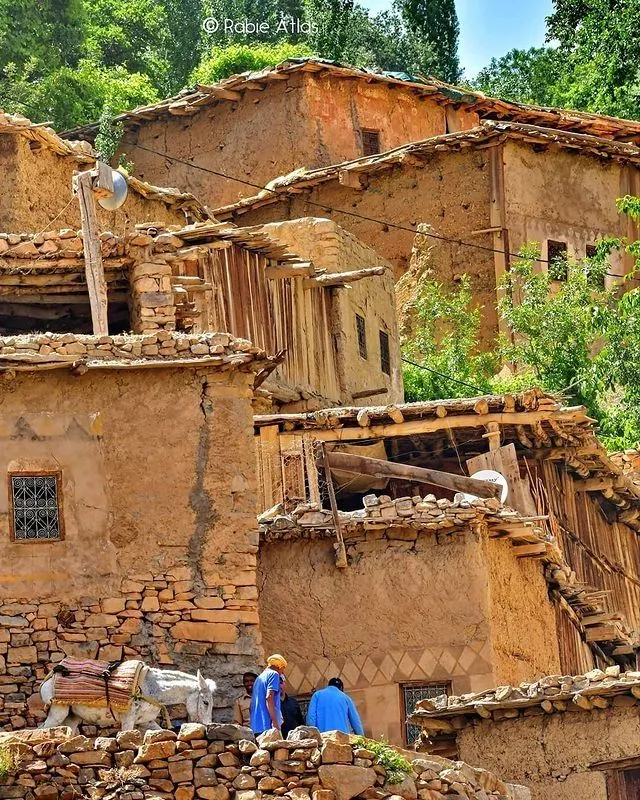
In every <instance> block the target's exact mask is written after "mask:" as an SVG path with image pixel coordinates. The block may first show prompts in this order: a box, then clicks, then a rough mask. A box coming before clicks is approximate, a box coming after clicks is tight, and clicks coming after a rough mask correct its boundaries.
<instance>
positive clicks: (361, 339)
mask: <svg viewBox="0 0 640 800" xmlns="http://www.w3.org/2000/svg"><path fill="white" fill-rule="evenodd" d="M356 331H357V332H358V351H359V353H360V357H361V358H366V357H367V331H366V329H365V326H364V317H361V316H360V314H356Z"/></svg>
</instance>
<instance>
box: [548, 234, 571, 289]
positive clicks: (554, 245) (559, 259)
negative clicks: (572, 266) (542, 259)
mask: <svg viewBox="0 0 640 800" xmlns="http://www.w3.org/2000/svg"><path fill="white" fill-rule="evenodd" d="M547 261H548V262H549V263H548V264H547V267H548V269H549V275H550V277H551V278H552V280H554V281H566V280H567V277H568V275H569V265H568V263H567V243H566V242H554V241H552V240H551V239H549V240H548V242H547Z"/></svg>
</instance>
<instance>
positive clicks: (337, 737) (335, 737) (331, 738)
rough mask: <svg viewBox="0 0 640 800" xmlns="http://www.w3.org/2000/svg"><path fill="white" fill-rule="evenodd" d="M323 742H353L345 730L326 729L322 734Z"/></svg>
mask: <svg viewBox="0 0 640 800" xmlns="http://www.w3.org/2000/svg"><path fill="white" fill-rule="evenodd" d="M320 738H321V739H322V741H323V742H334V743H335V744H351V737H350V736H349V734H348V733H344V732H343V731H324V732H323V733H321V734H320Z"/></svg>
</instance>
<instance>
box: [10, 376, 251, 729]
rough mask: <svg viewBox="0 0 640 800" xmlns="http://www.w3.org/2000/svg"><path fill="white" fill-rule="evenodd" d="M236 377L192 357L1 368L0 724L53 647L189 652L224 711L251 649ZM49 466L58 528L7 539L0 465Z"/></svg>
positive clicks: (244, 446)
mask: <svg viewBox="0 0 640 800" xmlns="http://www.w3.org/2000/svg"><path fill="white" fill-rule="evenodd" d="M250 383H251V375H249V374H247V373H241V372H237V371H229V372H225V373H223V372H220V373H217V372H215V371H214V370H211V369H209V370H207V369H206V368H204V369H200V370H194V369H171V368H165V369H153V370H150V369H145V370H135V369H128V370H114V371H105V372H99V371H90V372H89V373H87V374H85V375H83V376H81V377H78V376H74V375H72V374H70V373H68V372H67V371H66V370H65V371H59V370H58V371H50V372H46V373H28V374H27V373H18V374H17V375H15V376H13V377H9V378H7V377H5V378H4V379H3V380H2V391H1V393H0V483H1V486H0V565H1V566H0V573H1V575H0V725H1V724H3V723H6V722H7V721H8V720H9V719H10V720H11V722H12V724H13V726H14V727H21V726H23V725H24V724H26V722H33V721H34V719H38V713H39V710H38V708H37V703H36V704H35V706H33V707H31V706H27V702H28V701H29V697H30V695H31V694H32V693H33V691H34V689H35V687H36V686H37V683H38V681H39V680H40V679H41V678H42V677H43V676H44V675H45V674H46V672H47V671H48V669H49V668H50V666H51V664H52V663H55V662H56V661H59V660H60V659H61V658H62V657H63V656H64V655H65V654H68V655H74V656H77V657H86V658H96V657H99V658H104V659H107V660H119V659H121V658H127V657H136V656H141V657H143V658H145V659H148V660H149V661H151V662H153V663H160V664H162V665H166V666H170V665H176V666H178V667H179V668H182V669H186V670H188V671H193V672H195V670H196V669H197V668H200V669H202V671H203V672H204V673H205V674H206V675H207V676H209V677H213V678H215V679H216V681H217V682H218V685H219V694H218V697H217V698H216V701H217V706H218V708H217V714H218V716H219V717H222V718H224V717H228V716H229V714H230V707H231V705H232V701H233V699H234V698H235V696H236V695H237V694H239V692H240V676H241V674H242V672H243V671H245V670H247V669H249V668H251V669H255V668H256V666H257V665H258V663H259V660H260V655H261V654H260V646H259V643H260V635H259V628H258V608H257V606H258V603H257V587H256V559H257V550H258V546H257V545H258V541H257V532H256V531H255V527H256V524H255V514H256V507H255V506H256V478H255V463H254V452H253V441H252V417H251V405H250V403H251V397H252V391H251V388H250ZM52 466H55V467H56V468H57V469H59V470H60V472H61V474H62V513H63V517H64V522H65V538H64V540H62V541H21V542H12V541H11V540H10V535H9V509H8V504H7V499H8V469H15V468H21V469H29V470H31V469H33V470H38V469H49V468H51V467H52ZM32 702H35V701H32ZM34 715H35V716H34Z"/></svg>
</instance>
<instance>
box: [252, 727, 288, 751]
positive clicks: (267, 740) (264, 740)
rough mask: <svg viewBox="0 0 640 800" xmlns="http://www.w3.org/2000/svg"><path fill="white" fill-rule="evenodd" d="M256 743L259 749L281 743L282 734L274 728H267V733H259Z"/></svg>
mask: <svg viewBox="0 0 640 800" xmlns="http://www.w3.org/2000/svg"><path fill="white" fill-rule="evenodd" d="M256 741H257V742H258V746H259V747H264V746H265V745H267V744H275V743H276V742H280V741H282V734H281V733H280V731H279V730H277V729H276V728H269V730H268V731H265V732H264V733H261V734H260V735H259V736H258V737H257V739H256Z"/></svg>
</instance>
